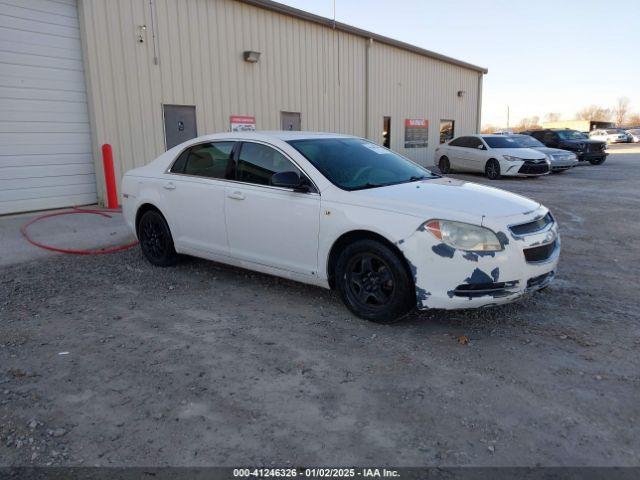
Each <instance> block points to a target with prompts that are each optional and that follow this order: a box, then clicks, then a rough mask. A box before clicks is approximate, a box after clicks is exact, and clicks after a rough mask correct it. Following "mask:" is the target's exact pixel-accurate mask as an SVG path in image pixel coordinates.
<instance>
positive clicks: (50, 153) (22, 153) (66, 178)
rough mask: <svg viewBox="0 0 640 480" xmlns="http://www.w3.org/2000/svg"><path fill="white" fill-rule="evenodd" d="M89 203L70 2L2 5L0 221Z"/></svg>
mask: <svg viewBox="0 0 640 480" xmlns="http://www.w3.org/2000/svg"><path fill="white" fill-rule="evenodd" d="M95 201H96V181H95V175H94V162H93V158H92V155H91V141H90V134H89V117H88V113H87V96H86V92H85V82H84V74H83V63H82V49H81V44H80V30H79V25H78V12H77V6H76V3H75V0H57V1H52V0H2V7H1V9H0V214H4V213H14V212H19V211H28V210H38V209H43V208H58V207H65V206H70V205H79V204H87V203H93V202H95Z"/></svg>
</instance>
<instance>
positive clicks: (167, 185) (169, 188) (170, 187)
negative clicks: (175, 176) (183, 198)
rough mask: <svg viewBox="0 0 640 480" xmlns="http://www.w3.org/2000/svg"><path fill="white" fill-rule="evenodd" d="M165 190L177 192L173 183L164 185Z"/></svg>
mask: <svg viewBox="0 0 640 480" xmlns="http://www.w3.org/2000/svg"><path fill="white" fill-rule="evenodd" d="M164 188H165V190H175V189H176V185H175V184H174V183H173V182H168V183H165V184H164Z"/></svg>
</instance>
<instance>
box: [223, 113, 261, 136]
mask: <svg viewBox="0 0 640 480" xmlns="http://www.w3.org/2000/svg"><path fill="white" fill-rule="evenodd" d="M229 123H230V124H231V128H230V130H231V131H232V132H255V130H256V117H252V116H249V115H231V116H230V117H229Z"/></svg>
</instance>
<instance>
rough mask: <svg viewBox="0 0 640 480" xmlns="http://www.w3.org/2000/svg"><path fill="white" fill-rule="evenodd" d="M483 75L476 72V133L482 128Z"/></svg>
mask: <svg viewBox="0 0 640 480" xmlns="http://www.w3.org/2000/svg"><path fill="white" fill-rule="evenodd" d="M483 77H484V74H483V73H479V74H478V105H477V107H476V115H477V118H476V133H480V130H481V129H482V125H481V121H482V78H483Z"/></svg>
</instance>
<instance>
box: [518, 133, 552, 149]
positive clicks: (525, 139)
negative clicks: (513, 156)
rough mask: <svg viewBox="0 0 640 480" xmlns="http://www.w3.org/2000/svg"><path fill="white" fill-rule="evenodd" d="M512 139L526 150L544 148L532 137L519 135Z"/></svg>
mask: <svg viewBox="0 0 640 480" xmlns="http://www.w3.org/2000/svg"><path fill="white" fill-rule="evenodd" d="M513 138H516V139H517V140H518V142H519V143H520V144H521V145H522V146H523V147H528V148H540V147H544V144H543V143H542V142H540V141H539V140H536V139H535V138H533V137H530V136H529V135H519V136H517V137H513Z"/></svg>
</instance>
